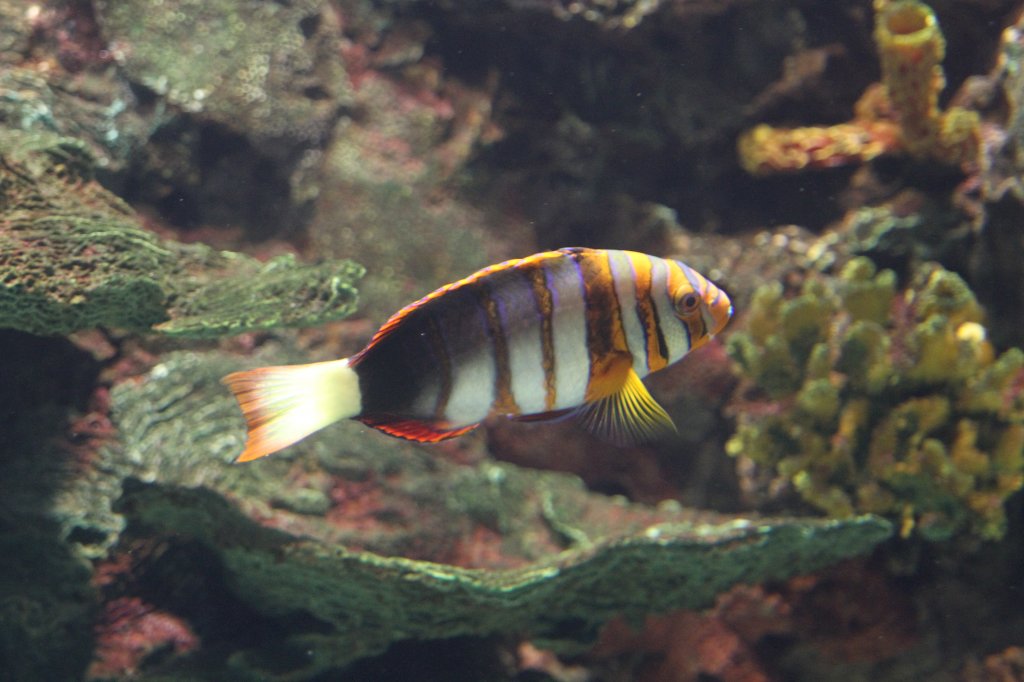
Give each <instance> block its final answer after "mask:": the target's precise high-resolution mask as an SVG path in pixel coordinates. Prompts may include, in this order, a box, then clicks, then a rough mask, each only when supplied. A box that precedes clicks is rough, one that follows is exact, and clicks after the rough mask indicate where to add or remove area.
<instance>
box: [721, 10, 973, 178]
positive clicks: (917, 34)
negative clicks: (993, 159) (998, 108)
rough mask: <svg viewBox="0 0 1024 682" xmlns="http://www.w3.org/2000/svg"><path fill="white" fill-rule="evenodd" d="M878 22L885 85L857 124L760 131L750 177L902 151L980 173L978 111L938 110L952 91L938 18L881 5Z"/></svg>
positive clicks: (747, 139)
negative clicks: (944, 65) (941, 99)
mask: <svg viewBox="0 0 1024 682" xmlns="http://www.w3.org/2000/svg"><path fill="white" fill-rule="evenodd" d="M875 18H876V21H875V33H874V37H875V44H876V47H877V49H878V56H879V61H880V62H881V66H882V83H881V84H880V87H879V85H877V84H876V85H872V86H871V87H869V88H868V89H867V90H865V91H864V94H863V95H862V96H861V98H860V100H858V102H857V104H856V105H855V107H854V112H855V115H854V118H853V120H851V121H849V122H847V123H840V124H838V125H832V126H815V127H804V128H774V127H772V126H768V125H758V126H755V127H754V128H752V129H751V130H749V131H747V132H746V133H744V134H742V135H741V136H740V138H739V140H738V142H737V152H738V154H739V160H740V164H741V165H742V166H743V168H744V169H745V170H746V171H748V172H749V173H751V174H755V175H759V174H767V173H776V172H784V171H798V170H804V169H808V168H829V167H833V166H841V165H847V164H851V163H862V162H865V161H870V160H871V159H873V158H875V157H877V156H879V155H881V154H885V153H889V152H894V151H900V150H903V151H906V152H907V153H909V154H910V155H911V156H914V157H917V158H921V159H934V160H936V161H940V162H942V163H948V164H961V165H965V166H967V167H974V166H976V164H977V162H978V153H979V150H980V144H981V141H980V135H981V133H980V130H981V128H980V119H979V117H978V114H977V112H974V111H969V110H967V109H963V108H960V107H953V108H951V109H950V110H948V111H946V112H943V111H941V110H940V109H939V105H938V101H939V93H941V92H942V89H943V88H944V87H945V85H946V78H945V75H944V73H943V71H942V59H943V57H944V56H945V53H946V41H945V38H944V37H943V35H942V31H941V30H940V28H939V22H938V20H937V19H936V18H935V13H934V12H933V11H932V9H931V8H930V7H929V6H928V5H926V4H924V3H922V2H919V1H918V0H895V1H894V2H888V1H887V0H877V1H876V2H875Z"/></svg>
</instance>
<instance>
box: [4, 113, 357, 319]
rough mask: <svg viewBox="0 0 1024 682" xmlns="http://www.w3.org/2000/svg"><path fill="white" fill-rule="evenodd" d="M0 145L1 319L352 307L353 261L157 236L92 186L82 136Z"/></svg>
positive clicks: (204, 315)
mask: <svg viewBox="0 0 1024 682" xmlns="http://www.w3.org/2000/svg"><path fill="white" fill-rule="evenodd" d="M0 148H2V149H3V152H2V160H3V165H2V166H0V206H2V207H3V208H2V209H0V326H2V327H8V328H14V329H21V330H23V331H28V332H31V333H34V334H66V333H68V332H71V331H74V330H77V329H84V328H88V327H94V326H98V325H104V326H111V327H120V328H125V329H130V330H135V331H150V330H152V329H157V330H158V331H161V332H163V333H165V334H170V335H180V336H198V337H202V336H215V335H221V334H236V333H239V332H242V331H246V330H250V329H267V328H270V327H278V326H299V325H309V324H315V323H317V322H322V321H325V320H329V319H337V318H339V317H344V316H346V315H348V314H349V313H351V312H352V311H353V310H354V308H355V300H356V291H355V288H354V286H353V282H354V281H355V280H356V279H357V278H358V277H359V276H361V275H362V268H361V267H360V266H358V265H356V264H354V263H351V262H348V261H341V262H327V263H324V264H321V265H315V266H304V265H300V264H298V263H297V262H296V261H295V260H294V259H293V258H291V257H289V256H282V257H279V258H277V259H275V260H272V261H270V262H268V263H265V264H261V263H259V262H258V261H256V260H254V259H252V258H249V257H247V256H243V255H241V254H236V253H230V252H227V251H215V250H213V249H211V248H209V247H206V246H203V245H201V244H191V245H186V244H178V243H174V242H169V241H163V240H160V239H158V238H157V237H156V236H155V235H154V234H152V233H151V232H148V231H146V230H144V229H142V228H141V227H140V226H139V224H138V220H137V218H136V217H135V215H134V213H133V212H132V210H131V209H130V208H129V207H128V206H127V205H126V204H124V203H123V202H122V201H121V200H119V199H118V198H116V197H115V196H114V195H112V194H110V193H109V192H107V191H106V190H105V189H103V188H102V187H101V186H100V185H99V183H97V182H96V180H95V179H94V177H93V168H92V158H91V157H90V155H89V154H88V153H87V152H86V150H85V148H84V146H83V145H82V144H81V143H79V142H77V141H75V140H71V139H67V138H58V137H55V136H53V135H47V134H43V133H14V132H11V131H4V130H2V129H0ZM284 301H287V303H284Z"/></svg>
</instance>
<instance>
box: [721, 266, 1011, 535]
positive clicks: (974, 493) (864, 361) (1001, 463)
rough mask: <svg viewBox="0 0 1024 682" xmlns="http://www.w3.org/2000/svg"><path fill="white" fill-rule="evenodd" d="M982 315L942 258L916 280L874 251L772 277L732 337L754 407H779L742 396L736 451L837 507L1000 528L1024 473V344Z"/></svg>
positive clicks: (934, 529) (990, 531)
mask: <svg viewBox="0 0 1024 682" xmlns="http://www.w3.org/2000/svg"><path fill="white" fill-rule="evenodd" d="M981 319H982V311H981V308H980V307H979V306H978V303H977V301H976V300H975V298H974V294H973V293H972V292H971V290H970V288H969V287H968V286H967V284H966V283H965V282H964V281H963V280H962V279H961V278H960V277H959V276H957V275H956V274H954V273H952V272H949V271H946V270H944V269H942V268H941V267H939V266H937V265H925V266H921V267H919V268H918V269H917V270H916V272H915V274H914V276H913V278H912V280H911V282H910V284H909V286H908V287H907V289H906V290H905V291H902V292H899V291H897V285H896V278H895V275H894V274H893V273H892V272H891V271H882V272H876V271H875V268H874V266H873V265H872V264H871V262H870V261H868V260H867V259H863V258H861V259H854V260H853V261H851V262H850V263H849V264H848V265H847V266H846V268H844V270H843V271H842V273H841V274H840V276H839V277H838V278H835V279H832V280H828V279H825V278H813V277H812V278H811V279H809V280H808V281H807V282H806V283H805V284H804V286H803V289H802V291H800V292H799V293H797V294H795V295H794V296H792V297H790V298H785V297H784V296H783V295H782V291H781V288H780V287H778V286H777V285H769V286H766V287H764V288H762V289H761V290H760V291H758V292H757V293H756V294H755V296H754V300H753V304H752V307H751V310H750V313H749V318H748V327H747V330H746V331H743V332H738V333H736V334H734V335H733V336H732V337H731V338H730V339H729V345H728V348H729V353H730V355H731V356H732V357H733V359H734V360H735V361H736V364H737V367H738V369H739V371H740V374H741V375H742V376H744V377H745V378H746V379H747V380H748V381H749V382H750V385H749V386H748V394H749V395H751V396H752V397H753V402H752V403H751V405H752V406H753V405H757V403H758V401H761V400H767V401H768V402H770V403H771V402H774V403H775V407H772V408H768V409H765V408H764V407H762V408H758V409H752V410H749V411H745V410H743V409H742V408H741V410H740V415H739V417H740V418H739V426H738V429H737V432H736V434H735V435H734V436H733V438H732V439H731V440H730V441H729V444H728V450H729V452H730V453H731V454H733V455H737V456H744V457H747V458H750V459H751V460H753V461H754V462H756V463H758V464H760V465H762V466H764V467H766V468H767V469H768V470H769V471H770V472H772V473H773V475H774V476H776V477H778V478H780V479H782V480H783V481H786V482H787V483H788V484H789V485H790V486H791V487H792V488H793V489H795V490H796V491H797V492H798V493H799V495H800V496H801V497H802V498H803V499H804V500H805V501H806V502H808V503H810V504H811V505H813V506H815V507H817V508H818V509H820V510H821V511H823V512H825V513H827V514H829V515H831V516H833V517H839V518H843V517H849V516H852V515H855V514H858V513H865V512H870V513H877V514H883V515H887V516H890V517H892V518H894V519H898V520H899V522H900V524H901V532H902V533H903V534H904V535H909V534H910V533H911V532H916V533H919V534H920V535H921V536H923V537H925V538H928V539H933V540H941V539H948V538H950V537H952V536H954V535H972V536H974V537H977V538H983V539H996V538H999V537H1001V536H1002V535H1003V533H1004V532H1005V527H1006V518H1005V512H1004V510H1003V502H1004V501H1005V500H1006V498H1007V497H1009V495H1011V494H1012V493H1013V492H1015V491H1016V490H1018V489H1020V487H1021V485H1022V483H1024V398H1022V396H1021V392H1020V390H1019V382H1020V379H1021V377H1022V375H1024V374H1022V373H1024V353H1022V352H1021V351H1020V350H1019V349H1010V350H1008V351H1007V352H1005V353H1003V354H1002V355H999V356H997V355H996V353H995V351H994V349H993V348H992V346H991V344H990V343H989V342H988V341H987V339H986V334H985V329H984V327H982V326H981V325H980V321H981ZM759 395H760V396H762V397H758V396H759ZM758 413H760V415H759V414H758Z"/></svg>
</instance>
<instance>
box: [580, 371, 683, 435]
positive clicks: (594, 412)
mask: <svg viewBox="0 0 1024 682" xmlns="http://www.w3.org/2000/svg"><path fill="white" fill-rule="evenodd" d="M576 419H577V420H578V421H579V422H580V424H581V425H582V426H583V427H584V428H585V429H587V430H588V431H590V432H591V433H593V434H594V435H595V436H597V437H598V438H601V439H602V440H606V441H609V442H611V443H614V444H615V445H620V446H623V447H626V446H630V445H637V444H639V443H644V442H649V441H652V440H655V439H657V438H658V437H659V436H664V435H669V434H673V433H676V427H675V424H673V423H672V418H671V417H669V416H668V413H667V412H665V410H664V409H663V408H662V407H661V405H659V404H658V402H657V401H656V400H655V399H654V398H653V397H652V396H651V394H650V393H649V392H648V391H647V387H646V386H644V384H643V382H642V381H640V377H639V376H637V373H636V372H634V371H633V370H632V369H630V370H629V371H628V373H627V374H626V378H625V381H624V382H623V384H622V387H621V388H619V390H617V391H615V392H613V393H610V394H608V395H606V396H604V397H602V398H599V399H597V400H592V401H590V402H587V403H584V404H583V405H582V406H580V407H579V409H578V410H577V412H576Z"/></svg>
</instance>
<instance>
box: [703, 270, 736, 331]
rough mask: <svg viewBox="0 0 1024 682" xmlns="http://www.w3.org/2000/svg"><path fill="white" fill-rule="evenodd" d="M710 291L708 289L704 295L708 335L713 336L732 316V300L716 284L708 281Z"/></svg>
mask: <svg viewBox="0 0 1024 682" xmlns="http://www.w3.org/2000/svg"><path fill="white" fill-rule="evenodd" d="M708 285H709V288H710V289H711V291H708V295H707V296H706V297H705V300H706V301H707V311H708V318H710V319H707V320H706V322H707V326H708V330H709V332H710V334H709V335H710V336H712V337H713V336H715V335H716V334H718V333H719V332H720V331H722V330H723V329H725V325H727V324H729V320H730V319H731V318H732V313H733V310H732V301H730V300H729V296H728V295H727V294H726V293H725V292H724V291H722V290H721V289H719V288H718V287H717V286H715V285H714V284H712V283H711V282H708Z"/></svg>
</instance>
